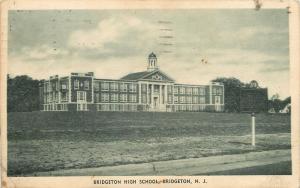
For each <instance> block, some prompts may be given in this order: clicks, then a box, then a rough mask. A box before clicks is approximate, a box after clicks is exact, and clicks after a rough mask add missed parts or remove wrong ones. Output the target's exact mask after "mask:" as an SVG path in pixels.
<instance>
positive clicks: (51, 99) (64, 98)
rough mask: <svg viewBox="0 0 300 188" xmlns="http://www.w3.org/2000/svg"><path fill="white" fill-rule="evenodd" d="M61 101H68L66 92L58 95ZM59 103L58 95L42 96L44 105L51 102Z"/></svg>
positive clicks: (56, 93)
mask: <svg viewBox="0 0 300 188" xmlns="http://www.w3.org/2000/svg"><path fill="white" fill-rule="evenodd" d="M60 100H61V101H68V100H69V93H68V92H61V95H60ZM58 101H59V93H58V92H55V93H48V94H46V95H44V103H51V102H58Z"/></svg>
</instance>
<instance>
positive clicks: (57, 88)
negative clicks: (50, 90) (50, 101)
mask: <svg viewBox="0 0 300 188" xmlns="http://www.w3.org/2000/svg"><path fill="white" fill-rule="evenodd" d="M55 90H56V91H59V85H58V82H56V83H55Z"/></svg>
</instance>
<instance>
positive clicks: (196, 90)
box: [168, 86, 205, 95]
mask: <svg viewBox="0 0 300 188" xmlns="http://www.w3.org/2000/svg"><path fill="white" fill-rule="evenodd" d="M168 92H169V89H168ZM170 92H172V88H171V89H170ZM174 94H188V95H191V94H193V95H205V88H203V87H183V86H174Z"/></svg>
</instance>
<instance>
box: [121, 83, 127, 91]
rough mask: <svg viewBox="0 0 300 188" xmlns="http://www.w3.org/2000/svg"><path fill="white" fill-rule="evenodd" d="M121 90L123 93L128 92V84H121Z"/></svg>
mask: <svg viewBox="0 0 300 188" xmlns="http://www.w3.org/2000/svg"><path fill="white" fill-rule="evenodd" d="M120 90H121V91H122V92H127V84H125V83H121V84H120Z"/></svg>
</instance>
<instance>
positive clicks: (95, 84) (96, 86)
mask: <svg viewBox="0 0 300 188" xmlns="http://www.w3.org/2000/svg"><path fill="white" fill-rule="evenodd" d="M94 91H99V83H98V82H95V83H94Z"/></svg>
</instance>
